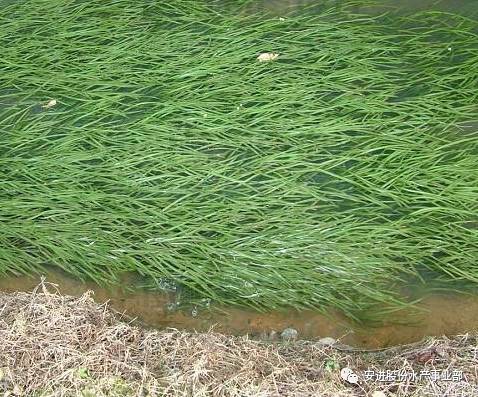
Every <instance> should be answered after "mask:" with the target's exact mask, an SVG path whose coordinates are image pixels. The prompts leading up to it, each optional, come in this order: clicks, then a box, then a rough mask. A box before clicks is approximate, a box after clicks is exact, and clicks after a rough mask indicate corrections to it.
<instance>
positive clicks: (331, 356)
mask: <svg viewBox="0 0 478 397" xmlns="http://www.w3.org/2000/svg"><path fill="white" fill-rule="evenodd" d="M0 340H1V341H2V343H1V344H0V395H1V396H15V395H17V396H83V397H90V396H151V397H153V396H336V397H339V396H340V397H342V396H344V397H346V396H374V397H383V396H395V397H401V396H417V397H418V396H478V386H476V385H477V383H478V334H477V333H476V332H470V333H469V334H466V335H460V336H455V337H450V338H446V337H437V338H428V339H426V340H423V341H421V342H419V343H414V344H410V345H404V346H397V347H393V348H387V349H383V350H380V351H375V352H364V351H354V350H353V349H350V350H348V349H345V350H344V349H343V346H334V345H333V346H325V345H323V344H320V343H318V342H307V341H296V342H273V343H271V342H263V341H262V342H261V341H256V340H251V339H249V338H247V337H233V336H226V335H222V334H219V333H214V332H208V333H191V332H183V331H178V330H174V329H166V330H160V331H159V330H150V329H144V328H140V327H138V326H136V325H133V324H132V323H131V322H130V321H129V320H128V319H126V318H124V317H122V316H121V315H120V314H118V313H116V312H114V311H113V310H112V309H110V308H108V307H107V306H106V305H99V304H97V303H95V302H94V301H93V299H92V298H91V295H90V294H84V295H83V296H81V297H71V296H65V295H61V294H59V293H57V292H55V291H53V289H52V288H51V287H49V286H48V285H45V284H43V285H41V286H39V287H37V288H36V289H35V290H34V291H33V292H31V293H25V292H16V293H0ZM344 369H345V370H344ZM347 369H348V370H347Z"/></svg>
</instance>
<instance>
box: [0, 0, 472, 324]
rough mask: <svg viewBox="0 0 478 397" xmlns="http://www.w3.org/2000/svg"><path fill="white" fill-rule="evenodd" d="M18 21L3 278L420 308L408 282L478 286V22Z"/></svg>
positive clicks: (356, 310) (276, 302)
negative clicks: (124, 277)
mask: <svg viewBox="0 0 478 397" xmlns="http://www.w3.org/2000/svg"><path fill="white" fill-rule="evenodd" d="M350 4H352V3H350ZM0 20H1V23H2V29H1V30H0V48H1V53H2V60H1V62H0V87H1V91H0V128H1V130H2V134H1V136H0V155H1V156H0V208H1V210H0V221H1V224H0V271H1V272H2V273H4V274H11V273H15V274H19V273H32V272H36V271H40V270H41V269H42V268H43V267H44V266H45V265H54V266H58V267H60V268H62V269H64V270H65V271H67V272H69V273H70V274H73V275H75V276H78V277H82V278H89V279H93V280H95V281H97V282H100V283H111V282H117V281H118V280H119V276H120V275H121V274H122V273H124V272H128V271H136V272H139V273H140V274H141V275H143V276H145V279H146V280H147V283H149V285H150V286H151V287H155V288H157V287H170V288H176V287H177V286H181V288H183V289H185V290H186V291H189V293H190V294H191V296H192V297H195V298H197V299H201V298H204V299H212V300H213V301H214V302H218V303H222V304H242V305H248V306H251V307H255V308H260V309H273V308H278V307H283V306H292V307H295V308H313V309H325V308H327V307H335V308H338V309H339V310H342V311H343V312H344V313H346V315H348V316H352V317H355V318H366V317H367V315H370V313H371V312H370V309H374V308H377V307H380V308H382V309H380V311H377V310H376V311H375V312H374V315H375V316H380V315H384V314H386V312H387V311H388V310H395V309H399V308H402V307H403V305H404V304H405V302H404V301H403V299H401V298H400V297H399V294H398V291H397V289H398V288H399V287H400V286H401V285H402V284H403V280H404V279H405V278H406V279H407V280H409V279H410V278H412V279H416V280H421V279H422V274H423V273H425V272H426V273H427V274H433V280H432V281H434V282H436V281H440V282H442V283H446V282H448V281H457V280H458V281H465V282H468V283H469V284H470V285H474V284H475V283H476V282H477V281H478V268H477V265H476V258H477V256H478V247H477V242H478V231H477V228H476V225H477V216H476V213H477V212H476V211H477V202H476V197H477V193H478V171H477V168H476V164H477V156H478V139H477V135H476V130H475V129H472V130H469V129H466V130H465V129H462V128H461V127H460V126H461V125H463V123H469V122H470V121H473V120H474V119H476V118H477V117H476V116H477V110H478V109H477V107H478V106H477V97H478V90H477V88H478V48H477V42H478V34H477V21H476V20H475V19H473V18H470V17H466V16H458V15H452V14H446V13H438V12H430V13H426V12H425V13H417V14H413V15H404V16H400V17H396V16H395V17H393V18H392V17H388V16H386V15H382V16H379V17H370V16H365V15H358V14H353V13H351V11H350V10H348V9H347V7H346V6H344V7H338V6H336V7H332V8H329V9H324V10H323V11H322V12H321V13H320V14H310V15H296V14H294V15H292V14H291V15H286V14H284V15H283V16H282V17H280V18H278V17H271V16H262V15H255V14H252V15H248V16H245V15H244V14H243V13H241V12H239V11H238V10H234V9H228V8H227V7H223V6H220V5H218V4H216V3H211V4H210V5H206V3H204V2H198V1H194V2H193V1H179V2H177V1H176V2H160V3H156V2H150V1H137V2H135V3H134V4H132V3H131V2H129V1H122V0H119V1H115V2H113V3H110V4H108V5H105V4H104V2H100V1H88V2H86V1H75V2H70V1H62V0H55V1H43V0H28V1H22V2H15V3H12V4H10V5H7V6H5V7H3V8H2V9H1V10H0ZM263 52H274V53H277V54H279V57H278V58H277V59H276V60H275V61H273V62H258V61H257V59H256V58H257V56H258V55H259V54H260V53H263ZM383 307H386V309H385V310H384V309H383Z"/></svg>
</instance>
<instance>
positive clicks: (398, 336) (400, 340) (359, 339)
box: [0, 269, 478, 348]
mask: <svg viewBox="0 0 478 397" xmlns="http://www.w3.org/2000/svg"><path fill="white" fill-rule="evenodd" d="M45 276H46V281H48V282H51V283H54V284H56V285H57V288H58V290H59V291H60V292H61V293H63V294H66V295H72V296H81V295H82V294H84V293H85V292H87V291H89V290H91V291H94V295H93V298H94V300H95V301H96V302H97V303H104V302H106V301H108V302H109V305H110V306H111V307H113V308H114V309H116V310H117V311H119V312H124V313H126V314H127V315H128V316H130V317H134V318H137V319H138V320H139V321H140V322H141V323H142V324H143V325H144V326H147V327H154V328H167V327H172V328H176V329H179V330H184V331H198V332H206V331H208V330H209V329H211V327H213V328H214V330H215V331H217V332H220V333H224V334H227V335H236V336H240V335H245V334H249V335H250V336H252V337H254V338H263V337H264V336H270V335H271V333H272V334H274V333H275V335H279V334H280V332H281V331H282V330H284V329H286V328H294V329H296V330H297V331H298V332H299V336H300V338H302V339H307V340H316V339H319V338H323V337H333V338H336V339H340V340H341V341H342V342H343V343H346V344H349V345H352V346H358V347H366V348H381V347H387V346H394V345H398V344H405V343H412V342H416V341H419V340H421V339H423V338H424V337H426V336H431V335H457V334H461V333H465V332H467V331H469V330H470V329H478V296H469V295H459V294H452V293H447V294H443V295H439V294H432V295H428V296H424V297H423V300H422V302H421V303H419V304H418V305H417V307H418V308H419V309H420V310H421V311H420V312H418V313H417V314H418V315H417V316H416V317H410V316H409V317H408V320H407V321H408V322H407V323H403V324H401V323H400V321H404V320H405V319H407V317H406V315H405V313H391V314H389V315H388V318H389V322H388V323H386V324H384V325H381V326H370V325H368V326H359V325H358V324H356V323H353V322H352V321H350V320H349V319H347V318H345V317H344V316H343V315H341V314H340V313H337V312H333V311H330V312H329V313H328V315H324V314H322V313H318V312H316V311H301V312H299V311H295V310H286V311H282V312H281V311H275V312H268V313H261V312H257V311H253V310H248V309H241V308H231V307H209V308H207V307H205V306H203V307H195V306H188V305H187V304H186V305H183V306H182V307H178V303H180V304H182V303H185V298H184V297H182V296H181V294H178V293H172V292H171V293H158V292H152V291H144V290H134V291H131V290H127V289H125V288H124V287H115V288H113V287H110V288H104V287H101V286H99V285H97V284H95V283H93V282H86V283H83V282H81V281H79V280H78V279H74V278H72V277H71V276H68V275H67V274H65V273H63V272H61V271H59V270H52V269H51V270H50V271H49V272H48V273H46V274H45ZM40 280H41V278H40V277H37V278H35V277H27V276H23V277H3V278H0V291H3V292H16V291H31V290H32V289H33V288H35V286H36V285H38V283H39V282H40ZM137 282H138V279H137V277H136V278H135V276H134V275H132V274H131V275H127V276H125V277H124V279H122V283H121V284H122V285H123V286H133V285H135V284H136V283H137ZM179 306H181V305H179Z"/></svg>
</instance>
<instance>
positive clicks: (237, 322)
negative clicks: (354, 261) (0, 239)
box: [0, 0, 478, 348]
mask: <svg viewBox="0 0 478 397" xmlns="http://www.w3.org/2000/svg"><path fill="white" fill-rule="evenodd" d="M6 3H8V0H7V1H2V0H0V4H6ZM313 3H314V1H312V0H290V1H285V0H262V1H256V2H254V3H252V4H251V5H250V6H249V9H250V10H267V11H269V12H272V13H274V14H277V15H280V14H281V13H283V12H285V11H286V10H288V9H290V7H300V6H305V5H310V4H313ZM392 6H393V7H394V8H396V9H399V10H400V9H403V10H427V9H433V10H441V11H453V12H458V13H462V14H470V13H474V14H476V13H477V12H478V11H477V10H478V7H477V0H443V1H437V0H422V1H416V0H383V1H382V2H380V6H379V7H373V8H370V7H357V11H360V12H365V11H366V12H369V13H378V12H382V11H383V10H386V9H390V7H392ZM0 106H1V104H0ZM470 128H472V129H475V128H476V125H473V126H471V127H470ZM46 281H48V282H51V283H54V284H57V285H58V289H59V291H61V292H62V293H65V294H69V295H80V294H82V293H84V292H86V291H88V290H92V291H94V293H95V294H94V298H95V300H96V301H97V302H99V303H102V302H105V301H109V302H110V304H111V306H112V307H113V308H114V309H116V310H118V311H120V312H124V313H125V314H126V315H128V316H131V317H134V318H137V319H138V320H140V321H141V322H142V323H144V324H145V325H147V326H151V327H159V328H165V327H173V328H178V329H187V330H197V331H206V330H208V329H210V328H211V327H214V329H215V330H217V331H220V332H224V333H227V334H235V335H240V334H250V335H252V336H255V337H263V336H264V335H265V334H267V335H269V334H270V333H271V332H272V331H276V332H278V333H280V331H281V330H283V329H285V328H287V327H293V328H295V329H297V330H298V332H299V334H300V337H301V338H304V339H315V338H320V337H326V336H331V337H334V338H340V339H341V341H342V342H344V343H346V344H350V345H352V346H362V347H366V348H377V347H384V346H389V345H394V344H401V343H409V342H413V341H417V340H420V339H421V338H423V337H424V336H428V335H442V334H448V335H452V334H459V333H464V332H467V331H470V330H473V329H478V296H469V295H459V294H436V293H435V294H428V295H426V296H424V297H423V299H422V301H421V302H420V303H419V304H418V307H419V308H421V309H423V312H422V314H421V316H420V319H419V321H417V322H415V323H413V324H408V325H403V324H396V323H394V322H390V324H385V325H381V326H379V327H368V328H366V327H359V326H357V325H356V324H353V323H352V322H351V321H350V320H348V319H346V318H345V317H344V316H342V315H341V314H339V313H330V314H329V315H328V316H325V315H323V314H319V313H317V312H313V311H301V312H298V311H286V312H270V313H258V312H255V311H252V310H246V309H238V308H218V307H216V308H214V309H213V310H212V309H211V310H205V309H200V310H199V311H197V312H196V310H195V308H193V307H189V308H185V309H174V310H171V307H172V306H174V304H175V300H176V296H175V295H174V294H161V293H154V292H148V291H135V292H131V291H127V290H126V289H124V288H119V287H118V288H109V289H108V288H103V287H100V286H98V285H96V284H94V283H88V282H87V283H83V282H81V281H79V280H75V279H72V278H70V277H68V276H66V275H65V274H63V273H61V272H59V271H55V272H52V271H50V272H49V273H48V274H47V275H46ZM39 282H40V279H39V278H35V277H27V276H21V277H2V278H0V290H1V291H4V292H15V291H31V290H32V289H33V288H34V287H35V286H36V285H38V283H39ZM130 282H132V280H129V279H128V278H126V279H125V280H124V285H128V284H130ZM392 320H393V319H392Z"/></svg>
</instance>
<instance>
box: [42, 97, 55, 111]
mask: <svg viewBox="0 0 478 397" xmlns="http://www.w3.org/2000/svg"><path fill="white" fill-rule="evenodd" d="M56 103H57V102H56V99H50V100H49V101H48V102H47V103H45V104H44V105H42V106H41V107H42V108H43V109H50V108H52V107H53V106H56Z"/></svg>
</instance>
